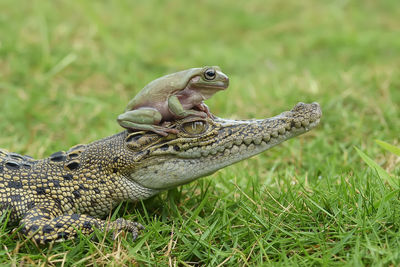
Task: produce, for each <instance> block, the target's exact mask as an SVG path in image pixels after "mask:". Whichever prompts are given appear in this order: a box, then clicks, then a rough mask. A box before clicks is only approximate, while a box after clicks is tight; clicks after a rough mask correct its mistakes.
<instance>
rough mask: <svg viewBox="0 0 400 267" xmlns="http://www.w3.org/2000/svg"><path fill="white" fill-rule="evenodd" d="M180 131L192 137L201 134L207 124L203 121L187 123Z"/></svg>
mask: <svg viewBox="0 0 400 267" xmlns="http://www.w3.org/2000/svg"><path fill="white" fill-rule="evenodd" d="M182 130H183V131H184V132H185V133H188V134H192V135H196V134H202V133H204V132H205V131H206V130H207V123H206V122H204V121H191V122H187V123H184V124H183V125H182Z"/></svg>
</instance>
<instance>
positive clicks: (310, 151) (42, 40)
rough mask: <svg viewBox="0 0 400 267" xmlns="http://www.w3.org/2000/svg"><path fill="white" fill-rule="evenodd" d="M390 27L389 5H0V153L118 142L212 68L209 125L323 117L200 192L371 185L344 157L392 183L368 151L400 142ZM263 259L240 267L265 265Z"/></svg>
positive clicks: (395, 38)
mask: <svg viewBox="0 0 400 267" xmlns="http://www.w3.org/2000/svg"><path fill="white" fill-rule="evenodd" d="M399 18H400V5H399V2H398V1H396V0H383V1H375V0H365V1H361V0H360V1H350V0H349V1H346V0H332V1H324V0H307V1H295V0H287V1H280V0H251V1H250V0H245V1H244V0H243V1H242V0H238V1H230V0H222V1H211V0H204V1H184V0H174V1H161V0H148V1H127V0H125V1H113V2H111V1H89V0H82V1H22V2H18V3H17V2H15V1H11V0H0V96H1V97H0V114H1V115H0V117H1V119H0V132H1V136H0V147H2V148H6V149H8V150H10V151H14V152H18V153H22V154H30V155H32V156H34V157H38V158H39V157H45V156H48V155H49V154H51V153H52V152H54V151H58V150H66V149H67V148H68V147H70V146H72V145H75V144H77V143H87V142H91V141H93V140H96V139H99V138H102V137H105V136H107V135H111V134H114V133H116V132H119V131H121V130H122V129H121V128H120V127H119V125H118V124H117V123H116V121H115V119H116V117H117V115H118V114H120V113H121V112H122V111H123V110H124V108H125V106H126V104H127V102H128V101H129V100H130V99H131V98H132V97H133V96H134V95H135V94H136V93H137V92H138V91H139V90H140V89H141V88H143V86H145V85H146V84H147V83H149V82H150V81H152V80H153V79H155V78H157V77H160V76H162V75H165V74H168V73H171V72H176V71H179V70H183V69H187V68H191V67H200V66H203V65H219V66H220V67H221V69H222V71H223V72H224V73H226V74H227V75H228V76H229V77H230V87H229V88H228V90H226V91H224V92H220V93H218V94H216V95H215V96H214V97H213V98H212V99H210V100H208V101H207V104H208V105H209V107H210V109H211V111H212V112H213V113H214V114H216V115H217V116H219V117H223V118H242V119H247V118H265V117H269V116H273V115H276V114H277V113H280V112H282V111H285V110H289V109H291V108H292V107H293V106H294V105H295V104H296V103H297V102H299V101H302V102H313V101H316V102H319V103H320V104H321V106H322V110H323V118H322V121H321V126H320V127H319V128H317V129H315V130H313V131H312V132H311V133H309V134H307V135H306V136H304V137H301V138H299V139H296V140H292V141H289V142H287V143H285V144H283V145H281V146H280V147H279V148H275V149H273V150H271V151H269V152H267V153H264V154H262V155H260V156H258V157H256V158H253V159H251V160H248V161H245V162H243V163H239V164H236V165H234V166H232V167H229V168H227V169H224V170H222V171H220V172H218V173H217V174H215V175H214V176H213V178H212V179H209V180H205V181H208V182H210V181H212V183H213V184H212V186H213V187H215V189H214V190H217V191H216V195H218V194H221V192H231V191H232V185H231V184H229V183H228V182H227V180H229V179H231V180H232V179H236V178H238V180H239V181H237V183H238V185H239V186H240V187H241V188H242V189H243V190H244V191H245V192H248V191H246V190H249V191H252V189H251V188H252V184H251V183H260V184H263V185H265V186H268V188H272V189H271V190H274V189H273V188H278V189H276V190H277V192H280V193H282V192H283V193H285V192H284V191H285V190H281V189H280V188H279V186H278V185H279V183H280V182H276V180H275V179H284V180H285V179H286V180H287V181H289V182H293V181H294V184H298V183H300V184H302V181H303V182H304V181H306V182H307V183H310V184H311V186H315V187H317V186H318V183H319V182H318V181H319V180H321V179H322V180H324V181H328V182H327V183H330V182H332V183H335V182H336V181H337V180H338V179H339V178H340V177H353V176H354V175H356V174H360V175H366V176H365V179H367V178H366V177H367V176H368V175H367V174H366V173H364V172H365V165H364V164H363V163H362V162H361V160H360V158H359V157H358V155H357V154H356V153H355V150H354V149H353V146H357V147H360V148H361V149H363V150H366V151H367V152H368V153H369V155H371V156H372V157H373V158H374V159H376V160H377V161H378V162H379V163H380V164H382V165H383V166H384V167H385V168H388V170H389V171H394V172H396V173H398V168H397V167H396V166H398V165H397V163H398V159H397V158H396V157H393V156H391V155H388V154H385V153H383V152H382V151H381V150H380V149H379V148H378V147H377V146H376V145H375V144H374V142H373V141H374V139H381V140H385V141H387V142H389V143H392V144H395V145H396V144H397V145H398V144H399V131H400V120H399V118H400V111H399V103H400V89H399V88H400V71H399V69H400V30H399V29H400V19H399ZM271 168H272V171H270V169H271ZM396 168H397V169H396ZM246 177H247V178H246ZM363 177H364V176H363ZM246 179H248V180H247V181H245V180H246ZM249 181H251V182H249ZM255 181H256V182H255ZM299 181H300V182H299ZM329 181H330V182H329ZM275 182H276V184H275ZM197 183H199V184H196V183H195V186H196V185H200V186H201V185H203V183H206V182H204V181H199V182H197ZM277 184H278V185H277ZM300 187H301V186H300ZM320 188H321V191H323V190H324V189H323V188H324V187H320ZM184 190H185V189H184ZM218 190H220V191H218ZM233 190H235V189H233ZM333 190H334V189H333ZM321 193H322V194H324V192H321ZM239 194H240V192H239ZM228 195H229V194H228V193H227V195H226V196H228ZM198 196H199V195H198ZM264 197H265V196H264ZM231 198H232V200H233V198H234V197H232V196H231ZM265 198H266V197H265ZM340 198H342V196H340V195H337V196H336V198H335V199H340ZM201 200H202V199H201V197H200V196H199V199H198V200H197V201H198V202H200V201H201ZM211 203H212V201H211ZM193 205H196V202H194V203H193ZM207 214H209V213H207V212H206V213H205V216H207ZM162 223H164V222H162ZM288 231H289V230H288ZM167 237H168V234H167ZM218 238H220V237H218ZM261 239H262V238H261ZM321 240H322V241H321V242H322V243H323V242H327V241H326V240H325V241H324V239H323V238H322V239H321ZM327 240H328V239H327ZM377 240H379V238H377ZM396 240H397V239H396ZM149 242H150V244H151V240H150V241H149ZM165 242H166V243H165V245H167V244H168V238H166V241H165ZM396 242H397V241H396ZM161 243H162V242H161ZM311 243H312V242H311ZM322 243H321V244H322ZM334 243H335V242H334ZM335 244H336V243H335ZM353 245H354V244H353ZM353 245H349V246H350V247H352V246H353ZM11 246H12V245H11ZM310 246H313V245H310ZM228 247H229V246H228ZM297 247H299V246H297ZM328 247H329V246H328ZM256 248H258V245H257V246H256ZM378 248H380V246H378ZM325 249H328V248H325ZM60 250H62V248H60ZM294 250H295V249H294ZM315 250H316V251H319V253H320V254H318V256H316V258H319V257H321V255H325V254H326V253H330V252H329V250H324V249H323V248H320V249H318V248H315ZM228 251H229V249H228ZM261 251H262V250H261ZM306 251H307V250H306ZM339 251H340V252H337V253H338V256H337V257H338V258H341V257H344V258H346V257H345V256H343V255H345V249H344V248H343V250H339ZM364 252H365V254H359V255H361V256H360V259H361V261H360V262H364V263H365V261H364V260H365V258H364V257H367V256H365V255H371V252H370V251H368V249H367V250H366V251H364ZM227 253H228V252H227ZM259 253H260V254H257V255H261V256H257V255H256V256H254V254H253V255H252V256H249V258H248V259H250V261H249V262H253V263H255V262H258V260H256V259H258V257H259V259H261V261H262V259H264V260H265V259H267V258H268V257H267V256H265V254H263V253H262V252H259ZM265 253H266V254H267V255H268V253H267V252H265ZM310 253H311V252H310ZM341 253H343V254H341ZM388 253H389V252H388ZM39 254H40V253H39ZM250 254H251V253H250ZM190 255H192V254H190V253H189V254H188V255H187V258H184V259H183V261H184V262H186V261H187V262H190V260H191V259H192V257H193V255H192V257H191V256H190ZM224 255H225V254H224ZM226 255H229V253H228V254H226ZM243 255H244V256H243V257H244V258H247V254H246V253H244V254H243ZM363 255H364V256H363ZM38 257H39V256H38ZM253 257H255V258H253ZM39 258H40V257H39ZM195 258H196V259H198V258H199V256H198V255H197V254H196V257H195ZM344 258H341V259H344ZM350 258H351V257H350ZM224 259H225V258H224V257H223V256H221V260H219V261H218V262H216V263H221V262H222V261H223V260H224ZM240 259H241V258H240V257H239V256H235V257H233V258H232V259H231V260H232V262H231V263H239V262H241V260H240ZM252 259H254V260H252ZM336 260H337V258H336ZM336 260H335V259H333V260H332V261H333V262H335V261H336ZM345 260H346V261H347V260H349V259H348V258H346V259H345ZM178 262H180V261H179V260H178ZM199 262H202V263H207V262H208V261H206V260H199ZM228 262H229V261H228ZM244 262H245V261H243V262H241V264H244ZM310 262H313V261H312V260H311V261H310ZM338 262H340V260H338ZM366 262H367V263H368V261H366ZM371 262H373V257H372V259H371V261H370V262H369V263H371ZM36 263H37V262H36ZM208 263H209V262H208ZM314 263H315V262H314ZM319 263H321V262H319Z"/></svg>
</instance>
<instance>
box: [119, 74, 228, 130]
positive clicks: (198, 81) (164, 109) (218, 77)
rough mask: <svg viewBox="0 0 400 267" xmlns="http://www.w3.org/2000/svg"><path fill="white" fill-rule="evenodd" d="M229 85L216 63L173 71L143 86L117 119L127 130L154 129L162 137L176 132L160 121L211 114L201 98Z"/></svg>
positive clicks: (204, 98) (205, 97)
mask: <svg viewBox="0 0 400 267" xmlns="http://www.w3.org/2000/svg"><path fill="white" fill-rule="evenodd" d="M228 86H229V79H228V77H227V76H226V75H225V74H224V73H222V72H221V69H220V68H219V67H218V66H213V67H203V68H192V69H188V70H184V71H180V72H176V73H172V74H169V75H166V76H163V77H161V78H158V79H156V80H154V81H152V82H150V83H149V84H148V85H146V86H145V87H144V88H143V89H142V90H141V91H140V92H139V93H138V94H137V95H136V96H135V97H134V98H133V99H132V100H131V101H130V102H129V103H128V106H127V107H126V109H125V112H124V113H122V114H120V115H119V116H118V119H117V121H118V123H119V124H120V125H121V126H122V127H124V128H126V129H134V130H145V131H153V132H155V133H157V134H160V135H163V136H167V135H168V133H175V134H176V133H177V130H176V129H169V128H167V127H163V126H161V125H160V123H162V122H166V121H171V120H174V119H178V118H184V117H188V116H200V117H207V116H212V115H211V114H210V112H209V110H208V107H207V106H206V105H205V104H204V103H203V101H204V100H206V99H209V98H210V97H211V96H212V95H213V94H214V93H216V92H218V91H220V90H224V89H226V88H228Z"/></svg>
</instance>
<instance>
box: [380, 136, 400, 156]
mask: <svg viewBox="0 0 400 267" xmlns="http://www.w3.org/2000/svg"><path fill="white" fill-rule="evenodd" d="M375 143H377V144H378V145H379V146H380V147H382V148H383V149H385V150H387V151H389V152H392V153H393V154H395V155H397V156H399V157H400V147H395V146H394V145H391V144H389V143H386V142H385V141H381V140H375Z"/></svg>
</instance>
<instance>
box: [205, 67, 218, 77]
mask: <svg viewBox="0 0 400 267" xmlns="http://www.w3.org/2000/svg"><path fill="white" fill-rule="evenodd" d="M215 76H216V74H215V70H214V69H213V68H210V69H206V71H205V72H204V77H205V78H206V80H214V79H215Z"/></svg>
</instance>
